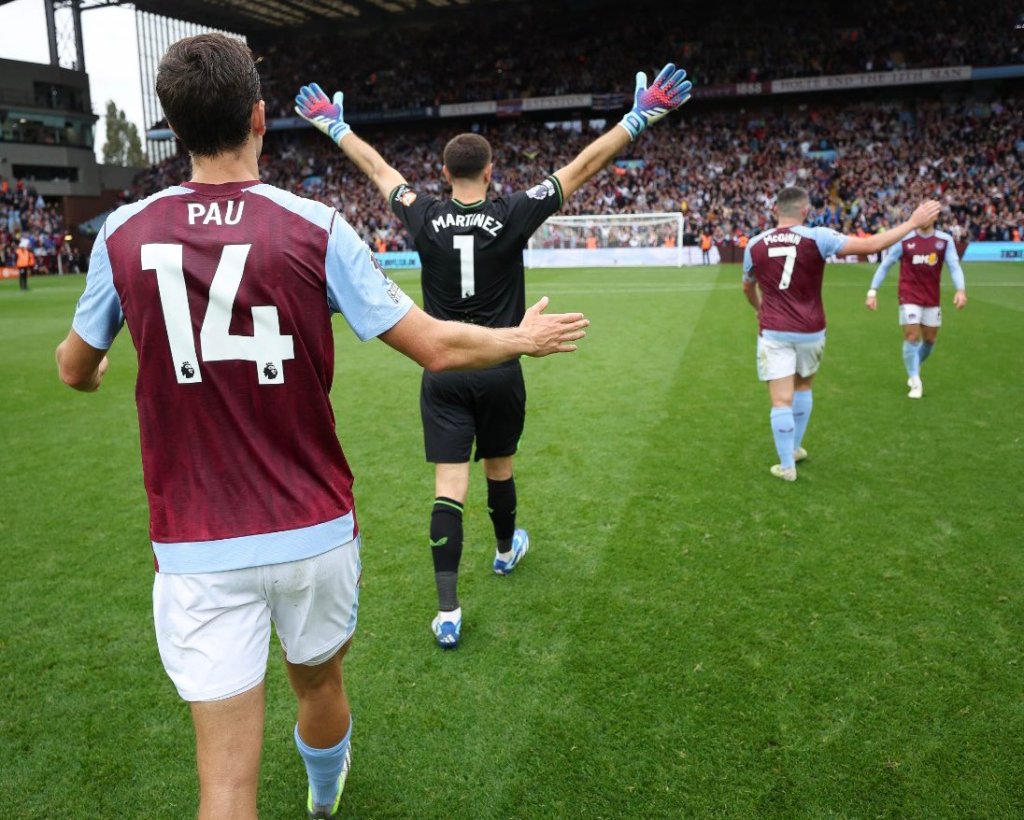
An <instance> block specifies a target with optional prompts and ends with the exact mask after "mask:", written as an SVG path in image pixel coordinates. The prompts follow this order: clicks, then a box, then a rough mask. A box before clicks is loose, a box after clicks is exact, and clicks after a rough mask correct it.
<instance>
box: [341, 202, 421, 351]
mask: <svg viewBox="0 0 1024 820" xmlns="http://www.w3.org/2000/svg"><path fill="white" fill-rule="evenodd" d="M325 266H326V270H327V302H328V304H329V305H330V308H331V311H332V312H333V313H340V314H341V315H342V316H344V317H345V321H347V322H348V323H349V326H351V328H352V330H353V331H354V332H355V334H356V336H358V337H359V338H360V339H361V340H362V341H364V342H365V341H366V340H367V339H372V338H374V337H375V336H380V334H381V333H384V332H386V331H388V330H390V329H391V328H393V327H394V326H395V325H396V324H397V323H398V321H399V320H400V319H401V318H402V317H403V316H405V314H406V313H408V312H409V310H410V309H411V308H412V305H413V302H412V299H410V298H409V297H408V296H407V295H406V294H405V293H404V292H403V291H402V289H401V288H400V287H398V285H396V284H395V283H394V282H392V281H391V280H390V279H389V278H388V276H387V274H385V273H384V268H382V267H381V266H380V263H379V262H378V261H377V259H376V258H375V257H374V255H373V254H372V253H371V251H370V248H369V247H368V246H367V244H366V243H365V242H363V240H361V239H360V238H359V236H358V234H356V232H355V231H354V230H353V229H352V226H351V225H349V224H348V223H347V222H346V221H345V220H344V219H342V218H341V217H340V216H338V217H335V219H334V222H333V224H332V225H331V234H330V239H329V240H328V242H327V259H326V263H325Z"/></svg>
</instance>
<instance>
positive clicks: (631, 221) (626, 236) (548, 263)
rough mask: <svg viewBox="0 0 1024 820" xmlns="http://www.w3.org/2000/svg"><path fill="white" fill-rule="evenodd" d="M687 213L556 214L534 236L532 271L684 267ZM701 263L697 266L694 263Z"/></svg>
mask: <svg viewBox="0 0 1024 820" xmlns="http://www.w3.org/2000/svg"><path fill="white" fill-rule="evenodd" d="M683 226H684V219H683V215H682V213H679V212H676V213H648V214H587V215H583V216H559V215H555V216H551V217H548V219H547V221H546V222H544V224H543V225H541V226H540V227H539V228H538V229H537V230H536V231H535V232H534V234H533V236H531V237H530V241H529V243H528V244H527V246H526V258H525V260H524V262H525V264H526V267H528V268H593V267H612V266H616V265H629V266H639V265H663V266H669V267H681V266H682V265H684V264H687V262H688V256H689V254H688V253H687V252H686V251H689V250H691V249H689V248H687V249H684V248H683ZM690 264H695V262H690Z"/></svg>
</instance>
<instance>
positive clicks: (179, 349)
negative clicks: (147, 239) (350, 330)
mask: <svg viewBox="0 0 1024 820" xmlns="http://www.w3.org/2000/svg"><path fill="white" fill-rule="evenodd" d="M251 247H252V245H226V246H225V247H224V249H223V250H222V251H221V255H220V262H219V263H218V264H217V271H216V273H214V275H213V281H212V282H210V293H209V301H208V305H207V308H206V316H205V318H204V319H203V325H202V327H201V328H200V330H199V345H200V347H201V348H202V357H203V361H204V362H207V363H208V362H224V361H247V362H255V363H256V376H257V378H258V379H259V383H260V384H284V362H285V361H286V360H288V359H294V358H295V344H294V341H293V338H292V337H291V336H282V335H281V324H280V321H279V319H278V314H277V307H276V306H274V305H260V306H257V307H253V309H252V336H237V335H232V334H231V333H230V332H229V327H230V325H231V312H232V310H233V308H234V304H235V297H236V296H237V294H238V286H239V285H240V284H241V282H242V273H243V270H244V268H245V260H246V257H248V255H249V249H250V248H251ZM142 269H143V270H152V271H155V272H156V283H157V289H158V290H159V292H160V307H161V309H162V310H163V314H164V327H165V328H166V329H167V341H168V344H169V345H170V348H171V358H172V359H173V361H174V372H175V376H176V377H177V379H178V384H196V383H199V382H202V380H203V371H202V368H201V367H200V365H199V357H198V356H197V355H196V345H195V337H194V336H193V333H192V315H191V313H190V312H189V306H188V293H187V291H186V289H185V269H184V265H183V264H182V246H181V245H169V244H168V245H160V244H152V245H143V246H142Z"/></svg>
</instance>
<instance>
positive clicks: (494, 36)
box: [253, 0, 1024, 117]
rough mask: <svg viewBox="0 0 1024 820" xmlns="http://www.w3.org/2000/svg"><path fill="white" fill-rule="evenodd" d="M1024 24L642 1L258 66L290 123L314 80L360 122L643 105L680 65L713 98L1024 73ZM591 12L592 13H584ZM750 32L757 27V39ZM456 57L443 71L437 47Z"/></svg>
mask: <svg viewBox="0 0 1024 820" xmlns="http://www.w3.org/2000/svg"><path fill="white" fill-rule="evenodd" d="M1021 11H1022V8H1021V7H1020V6H1019V3H1016V2H1012V0H992V2H989V3H986V7H985V11H984V13H979V10H978V8H977V6H972V5H970V4H964V3H957V2H955V0H933V2H931V3H929V4H928V5H927V11H926V13H922V10H921V4H920V3H913V2H909V0H863V1H862V2H860V3H858V4H856V5H847V6H843V7H837V6H836V5H835V4H829V3H820V4H813V3H812V4H807V3H799V4H798V3H796V2H795V0H780V2H779V3H776V4H774V5H773V6H772V7H771V8H768V7H766V6H765V5H764V4H763V3H757V2H754V0H725V4H724V5H723V4H722V3H718V4H713V5H710V6H707V5H706V6H697V5H696V4H694V5H692V6H691V5H690V4H687V6H686V7H684V8H682V9H680V8H679V7H677V6H676V4H672V3H663V2H657V3H654V2H650V0H635V1H634V2H631V3H628V4H625V3H618V4H603V5H602V4H599V3H595V4H593V5H591V6H576V5H570V6H568V7H566V5H564V4H553V3H541V2H534V3H521V4H513V5H507V6H504V7H500V6H499V7H495V6H490V5H488V6H483V7H482V8H473V7H467V8H465V9H463V10H461V12H460V14H459V16H457V17H454V18H452V17H451V16H450V15H448V16H445V17H444V18H443V19H442V21H441V22H435V23H433V24H428V23H425V22H422V21H421V22H418V23H415V24H412V23H407V24H405V25H404V26H402V25H401V24H398V25H397V26H395V27H394V28H393V29H391V30H390V33H389V35H388V36H382V35H381V32H380V29H379V28H378V29H366V30H362V29H359V28H357V27H355V26H351V25H350V26H348V27H347V28H343V29H338V30H335V31H332V32H330V33H324V34H322V35H320V36H319V37H312V38H311V37H310V36H309V35H308V34H304V35H303V40H302V42H301V43H299V44H296V43H292V42H288V41H282V40H281V39H280V32H275V39H273V40H271V41H269V42H267V43H265V44H262V45H261V44H260V43H259V42H258V41H257V42H254V43H253V46H254V48H255V50H256V52H257V54H258V55H260V58H261V63H260V73H261V75H262V77H263V90H264V96H265V98H266V100H267V112H268V114H269V115H270V116H271V117H282V116H291V115H292V100H293V97H294V94H295V89H297V88H298V87H299V86H300V85H303V84H305V83H308V82H309V81H310V80H314V79H315V80H317V81H319V82H320V83H321V84H324V85H325V86H330V87H332V88H334V87H338V86H341V87H343V88H344V90H345V105H346V109H347V110H348V111H349V112H366V111H376V112H380V111H387V110H395V109H410V108H413V109H415V108H424V107H427V106H434V105H439V104H442V103H452V102H467V101H474V100H500V99H507V98H520V97H535V96H546V95H560V94H570V93H590V92H593V93H605V92H629V91H631V88H630V87H629V86H630V82H629V81H630V78H631V77H632V76H633V73H634V72H635V71H636V70H637V69H638V68H646V69H648V70H656V69H658V68H660V64H659V65H651V64H650V60H651V59H652V55H657V58H661V55H669V56H672V57H674V58H675V60H676V62H678V63H680V64H681V65H683V66H685V67H686V68H687V69H688V70H690V73H691V79H693V80H694V81H695V82H696V85H697V88H696V94H697V95H698V96H699V95H700V89H701V88H702V87H705V88H706V87H708V86H711V85H716V84H724V83H737V82H754V81H765V80H772V79H782V78H788V77H807V76H817V75H833V74H846V73H858V72H865V71H892V70H896V69H904V68H920V67H930V66H957V65H971V66H991V65H1006V64H1016V63H1020V62H1024V51H1022V46H1024V32H1022V31H1021V30H1018V29H1017V27H1016V26H1017V16H1018V15H1019V14H1020V12H1021ZM581 12H582V13H581ZM749 21H756V25H750V24H749ZM441 43H457V44H458V46H457V47H455V48H445V49H444V56H443V59H439V44H441Z"/></svg>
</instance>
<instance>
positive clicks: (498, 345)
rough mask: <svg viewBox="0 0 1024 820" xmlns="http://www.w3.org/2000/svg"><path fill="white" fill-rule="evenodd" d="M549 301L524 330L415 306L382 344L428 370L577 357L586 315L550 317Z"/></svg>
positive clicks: (530, 315) (535, 309)
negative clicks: (443, 316)
mask: <svg viewBox="0 0 1024 820" xmlns="http://www.w3.org/2000/svg"><path fill="white" fill-rule="evenodd" d="M547 306H548V297H546V296H545V297H544V298H542V299H541V300H540V301H539V302H537V304H535V305H533V306H532V307H531V308H529V309H528V310H527V311H526V314H525V315H524V316H523V321H522V322H521V323H520V324H519V326H518V327H502V328H489V327H483V326H481V325H473V324H469V323H467V322H444V321H441V320H440V319H435V318H433V317H432V316H428V315H427V314H426V313H424V312H423V311H422V310H420V309H419V308H418V307H413V308H412V309H411V310H410V311H409V312H408V313H406V314H405V316H403V317H402V318H401V319H400V320H399V321H398V323H397V324H395V325H394V327H392V328H391V329H390V330H388V331H386V332H384V333H382V334H381V335H380V339H381V340H382V341H383V342H386V343H387V344H389V345H390V346H391V347H393V348H394V349H395V350H397V351H398V352H400V353H404V354H405V355H406V356H408V357H409V358H410V359H413V360H414V361H415V362H416V363H417V364H419V365H420V366H422V367H425V368H426V369H427V370H469V369H474V368H480V367H489V366H490V365H494V364H500V363H501V362H504V361H508V360H509V359H514V358H516V357H517V356H524V355H525V356H535V357H539V356H547V355H549V354H551V353H572V352H573V351H574V350H576V345H575V344H573V342H576V341H579V340H580V339H582V338H583V337H584V336H586V335H587V333H586V329H585V328H586V327H587V325H589V324H590V322H589V320H587V319H586V318H585V317H584V316H583V314H582V313H548V314H545V313H544V309H545V308H546V307H547Z"/></svg>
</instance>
